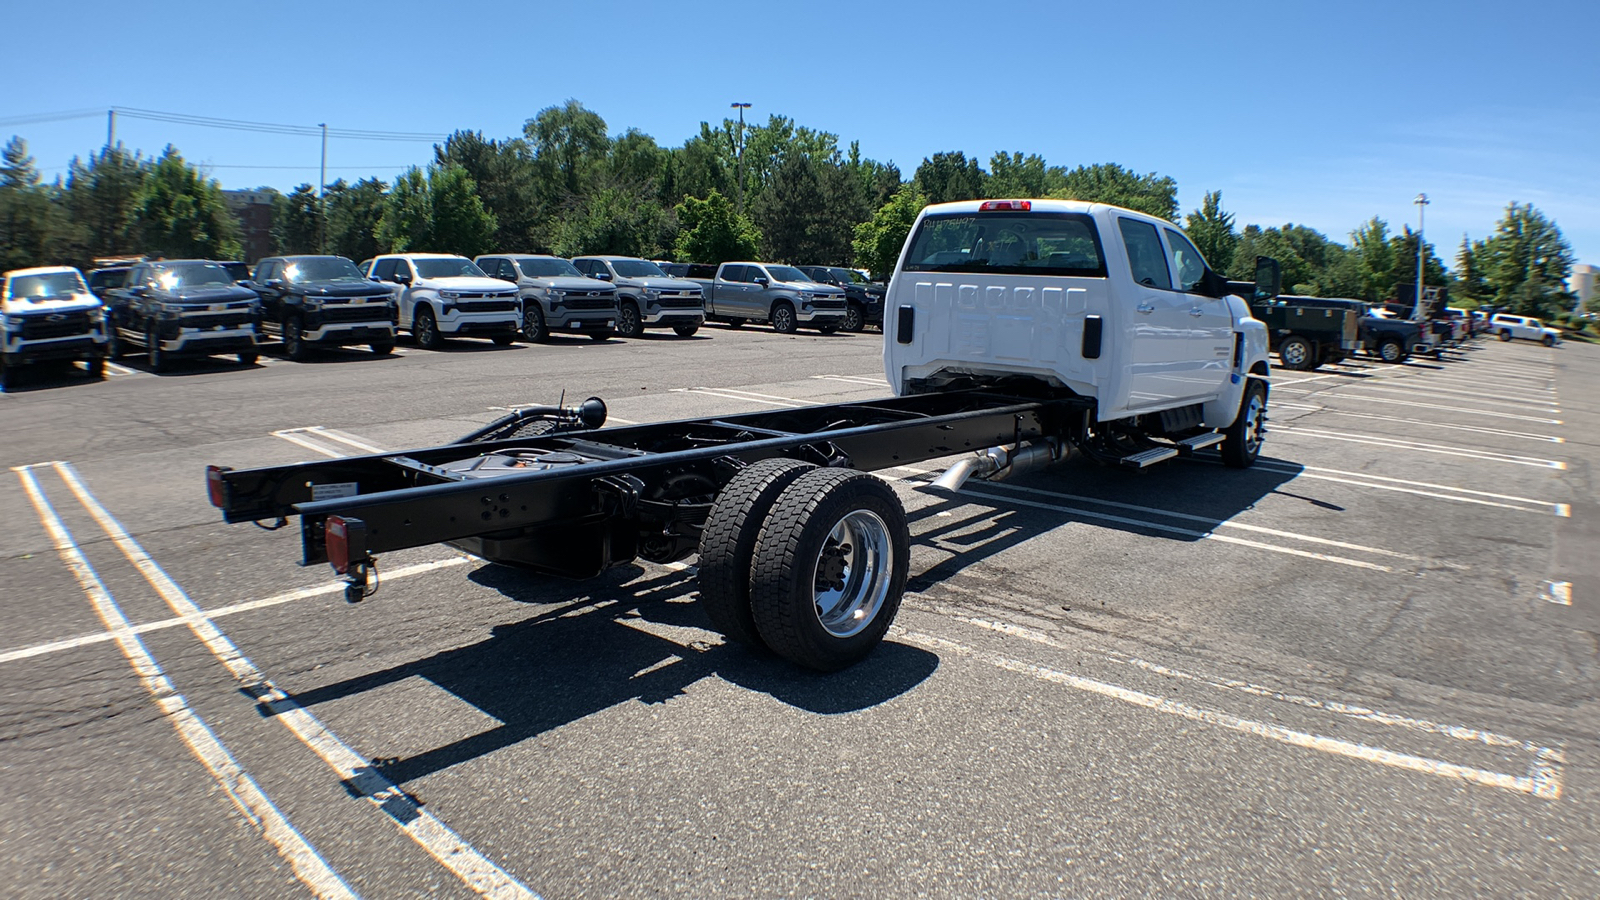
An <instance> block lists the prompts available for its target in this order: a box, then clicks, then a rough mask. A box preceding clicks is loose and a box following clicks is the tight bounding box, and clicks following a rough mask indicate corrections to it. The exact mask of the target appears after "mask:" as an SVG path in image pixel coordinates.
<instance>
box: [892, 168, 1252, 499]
mask: <svg viewBox="0 0 1600 900" xmlns="http://www.w3.org/2000/svg"><path fill="white" fill-rule="evenodd" d="M1279 277H1280V276H1279V274H1278V264H1277V263H1276V261H1274V260H1271V259H1267V258H1265V257H1263V258H1262V259H1261V260H1260V261H1259V264H1258V273H1257V282H1256V283H1255V284H1245V283H1240V282H1228V281H1226V280H1224V279H1223V278H1222V277H1221V276H1219V275H1217V274H1216V273H1215V272H1213V271H1212V270H1211V268H1210V267H1209V266H1207V265H1206V262H1205V260H1204V259H1203V258H1202V257H1201V255H1200V252H1199V251H1198V250H1196V249H1195V246H1194V244H1193V243H1191V242H1190V241H1189V239H1188V238H1187V237H1185V236H1184V234H1183V232H1182V231H1181V230H1179V228H1178V227H1177V226H1175V225H1173V224H1172V223H1171V222H1167V221H1163V220H1161V219H1158V218H1155V217H1153V216H1148V215H1145V214H1143V213H1138V212H1134V211H1132V210H1127V209H1121V208H1118V207H1114V206H1107V205H1104V204H1099V203H1084V202H1079V201H1069V200H985V201H978V200H972V201H964V202H959V203H945V204H939V205H935V206H930V207H928V208H927V209H925V210H923V211H922V214H921V215H920V216H918V217H917V221H916V223H915V224H914V225H913V227H912V229H911V233H910V235H909V236H908V237H907V239H906V245H905V248H904V250H903V251H902V252H901V254H900V262H899V264H898V265H897V266H896V268H895V271H894V277H893V278H892V279H891V281H890V289H889V295H888V298H887V301H886V305H885V310H886V311H887V312H886V315H888V316H890V317H892V318H893V319H894V320H895V321H894V327H893V328H889V329H885V334H886V340H885V342H884V352H883V361H884V370H885V373H886V374H887V375H888V379H889V384H890V385H891V386H892V387H893V388H894V391H895V393H896V394H897V395H906V394H921V393H928V392H933V391H944V390H952V389H959V388H967V387H977V386H993V385H997V384H1001V383H1015V382H1017V381H1018V380H1032V381H1035V382H1038V383H1040V384H1041V385H1043V386H1044V387H1045V389H1046V390H1048V391H1050V392H1054V393H1058V394H1065V395H1070V396H1073V397H1077V398H1083V399H1086V400H1089V401H1092V404H1091V405H1092V408H1091V409H1089V410H1087V412H1086V419H1085V421H1084V422H1083V423H1082V425H1081V427H1080V428H1079V429H1078V430H1077V431H1076V432H1075V433H1074V434H1072V435H1069V436H1067V437H1068V438H1069V442H1070V443H1071V444H1073V445H1075V446H1076V447H1077V448H1078V449H1079V450H1080V451H1081V452H1083V453H1084V454H1085V455H1086V456H1089V457H1091V458H1093V459H1096V460H1099V461H1101V462H1107V463H1116V464H1119V465H1124V466H1131V467H1135V468H1143V467H1145V466H1148V465H1151V464H1153V463H1157V462H1161V461H1162V460H1166V459H1171V458H1172V457H1175V456H1179V455H1186V454H1188V453H1192V452H1193V451H1195V450H1199V449H1202V448H1205V447H1211V446H1215V445H1218V444H1220V445H1222V446H1221V451H1222V457H1223V460H1224V461H1225V462H1226V463H1227V464H1229V465H1231V466H1236V467H1243V466H1248V465H1250V464H1251V463H1252V462H1254V460H1255V458H1256V455H1257V454H1258V453H1259V452H1260V450H1261V441H1262V438H1263V437H1264V436H1265V433H1266V404H1267V385H1268V372H1269V366H1268V361H1267V352H1268V346H1267V344H1268V341H1267V330H1266V326H1265V325H1263V324H1262V323H1261V322H1260V321H1258V320H1256V319H1255V318H1253V317H1251V315H1250V305H1249V302H1248V300H1249V299H1250V298H1251V297H1252V296H1253V297H1254V298H1270V297H1271V296H1274V295H1276V293H1277V290H1278V280H1279ZM1240 294H1244V295H1246V296H1245V297H1241V296H1239V295H1240ZM1067 449H1068V448H1067V447H1066V446H1064V445H1063V444H1062V442H1061V441H1059V440H1052V441H1047V442H1045V444H1044V445H1040V446H1035V447H1030V448H1023V451H1022V452H1023V458H1024V459H1028V460H1030V461H1032V462H1031V463H1030V465H1031V464H1036V463H1037V462H1042V461H1052V460H1054V459H1057V458H1059V457H1060V456H1061V454H1062V453H1063V452H1064V451H1065V450H1067ZM1015 452H1017V451H1015V450H1013V451H1007V450H1006V449H1004V448H997V449H996V450H994V451H988V452H986V453H985V454H984V455H983V456H982V458H981V459H980V460H978V461H976V462H975V463H972V464H969V465H968V466H964V467H962V469H961V470H960V471H959V472H953V473H952V475H951V480H949V481H946V482H945V483H946V484H947V485H951V486H958V485H959V484H960V482H961V481H964V480H965V478H966V477H967V475H969V474H979V475H984V474H987V475H990V476H994V475H996V474H1002V473H1009V472H1011V471H1014V463H1016V462H1020V461H1021V460H1020V459H1019V460H1011V459H1010V458H1009V457H1010V456H1011V455H1013V454H1014V453H1015ZM1002 477H1003V474H1002Z"/></svg>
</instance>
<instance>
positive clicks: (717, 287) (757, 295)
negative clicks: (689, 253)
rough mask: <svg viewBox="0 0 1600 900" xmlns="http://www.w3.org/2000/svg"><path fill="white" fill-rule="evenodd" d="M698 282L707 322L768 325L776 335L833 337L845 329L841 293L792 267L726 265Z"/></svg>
mask: <svg viewBox="0 0 1600 900" xmlns="http://www.w3.org/2000/svg"><path fill="white" fill-rule="evenodd" d="M690 280H691V281H698V283H699V284H700V285H701V286H702V287H703V288H704V289H705V295H706V318H707V319H710V320H712V321H714V322H722V323H724V324H727V325H732V326H733V327H735V328H737V327H739V326H740V325H743V324H744V323H746V322H771V323H772V330H773V331H776V332H778V333H779V334H793V333H794V332H795V331H797V330H798V329H799V328H800V326H802V325H805V326H807V327H811V328H815V329H817V330H818V331H820V332H822V333H823V334H833V333H834V332H836V331H838V330H839V329H840V328H842V327H844V321H845V313H846V311H847V308H846V304H845V296H844V291H842V290H840V289H839V288H836V287H834V286H832V285H828V284H817V283H816V282H814V281H812V280H811V279H809V278H807V277H806V274H805V273H804V272H802V271H800V270H799V269H796V268H795V267H794V266H784V265H779V264H777V263H763V262H726V263H723V264H722V265H721V266H719V267H718V268H717V276H716V277H715V278H710V279H690Z"/></svg>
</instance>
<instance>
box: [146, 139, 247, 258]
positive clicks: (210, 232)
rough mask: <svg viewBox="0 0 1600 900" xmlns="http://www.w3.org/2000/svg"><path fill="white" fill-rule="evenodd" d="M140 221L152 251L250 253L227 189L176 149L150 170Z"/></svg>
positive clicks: (229, 255)
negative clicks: (225, 193)
mask: <svg viewBox="0 0 1600 900" xmlns="http://www.w3.org/2000/svg"><path fill="white" fill-rule="evenodd" d="M136 218H137V221H138V233H139V235H140V238H141V239H142V241H143V244H144V249H145V250H146V251H150V252H159V253H163V254H165V255H166V256H168V257H169V258H197V259H238V258H239V257H240V256H241V255H243V252H244V250H243V247H242V246H241V245H240V243H239V222H238V219H236V218H235V217H234V215H233V211H232V210H230V209H228V204H227V201H226V199H224V197H223V195H222V188H221V186H219V185H218V184H217V182H216V179H212V178H203V177H201V175H200V173H199V172H198V171H196V170H195V168H194V167H193V166H191V165H189V164H188V163H187V162H185V161H184V159H183V157H182V156H181V155H179V153H178V151H177V149H176V148H174V147H172V146H170V145H169V146H168V147H167V149H166V150H165V151H163V152H162V154H161V156H160V157H159V158H158V159H157V160H156V161H155V164H154V165H153V166H151V168H150V177H149V178H148V179H147V180H146V182H145V185H144V190H143V192H142V194H141V197H140V201H139V205H138V214H137V217H136Z"/></svg>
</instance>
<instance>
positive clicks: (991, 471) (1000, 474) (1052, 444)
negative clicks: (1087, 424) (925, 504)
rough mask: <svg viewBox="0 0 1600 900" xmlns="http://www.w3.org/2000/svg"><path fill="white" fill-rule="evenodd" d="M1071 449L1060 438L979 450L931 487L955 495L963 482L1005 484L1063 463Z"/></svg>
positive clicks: (935, 481) (947, 471) (954, 466)
mask: <svg viewBox="0 0 1600 900" xmlns="http://www.w3.org/2000/svg"><path fill="white" fill-rule="evenodd" d="M1071 452H1072V451H1071V448H1070V447H1068V446H1067V444H1066V443H1064V442H1063V441H1062V440H1061V439H1060V438H1053V437H1052V438H1044V439H1042V440H1038V441H1028V442H1027V443H1024V444H1018V445H1017V446H1015V447H990V448H989V449H987V450H980V451H978V452H977V453H976V454H974V455H972V456H969V457H967V458H965V459H963V460H961V461H960V462H958V463H956V464H955V465H953V466H951V467H950V468H948V469H946V470H945V471H944V474H942V475H940V476H939V477H938V478H936V479H934V481H933V487H936V488H941V489H943V490H947V491H959V490H961V487H962V485H964V484H966V483H967V480H968V479H970V478H973V477H977V478H979V479H982V480H984V481H1005V480H1006V479H1008V478H1013V477H1015V476H1017V475H1021V474H1023V473H1024V472H1030V471H1032V470H1034V469H1042V468H1044V467H1045V466H1048V465H1052V464H1054V463H1058V462H1065V461H1066V459H1067V457H1069V456H1070V455H1071Z"/></svg>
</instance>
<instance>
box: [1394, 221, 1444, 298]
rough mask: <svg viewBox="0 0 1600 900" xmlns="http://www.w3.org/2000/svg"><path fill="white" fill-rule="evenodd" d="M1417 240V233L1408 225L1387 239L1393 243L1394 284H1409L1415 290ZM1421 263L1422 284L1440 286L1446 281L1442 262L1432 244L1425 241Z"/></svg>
mask: <svg viewBox="0 0 1600 900" xmlns="http://www.w3.org/2000/svg"><path fill="white" fill-rule="evenodd" d="M1417 240H1418V235H1417V233H1416V232H1414V231H1412V230H1411V226H1409V225H1407V226H1405V230H1404V231H1403V232H1402V233H1401V234H1397V235H1395V236H1394V237H1392V238H1390V239H1389V242H1390V243H1391V244H1393V245H1394V280H1395V284H1396V285H1402V284H1409V285H1411V286H1412V290H1416V283H1417V280H1416V279H1417ZM1422 265H1423V268H1422V271H1423V272H1424V277H1423V280H1422V283H1423V285H1425V286H1427V285H1431V286H1433V287H1440V286H1442V285H1444V284H1446V283H1447V281H1448V277H1449V276H1448V273H1447V272H1446V270H1445V267H1444V262H1443V261H1442V260H1440V259H1439V255H1438V254H1437V253H1435V252H1434V250H1433V245H1432V244H1429V243H1427V241H1423V263H1422Z"/></svg>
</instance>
